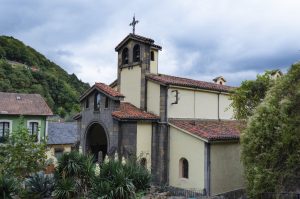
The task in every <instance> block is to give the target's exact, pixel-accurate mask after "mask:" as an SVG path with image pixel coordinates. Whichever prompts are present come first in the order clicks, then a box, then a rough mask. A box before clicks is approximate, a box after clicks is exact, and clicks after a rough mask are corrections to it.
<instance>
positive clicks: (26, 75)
mask: <svg viewBox="0 0 300 199" xmlns="http://www.w3.org/2000/svg"><path fill="white" fill-rule="evenodd" d="M88 88H89V85H88V84H87V83H84V82H82V81H81V80H79V79H78V78H77V77H76V75H75V74H71V75H69V74H68V73H67V72H66V71H65V70H63V69H62V68H61V67H60V66H58V65H56V64H55V63H53V62H51V61H50V60H48V59H47V58H46V57H45V56H44V55H42V54H40V53H39V52H37V51H36V50H34V49H33V48H31V47H29V46H26V45H24V44H23V43H22V42H21V41H19V40H17V39H15V38H13V37H7V36H0V91H2V92H18V93H39V94H41V95H42V96H43V97H44V98H45V100H46V101H47V103H48V105H49V106H50V107H51V108H52V110H53V111H54V113H56V114H59V115H61V116H62V117H64V116H65V115H70V114H72V113H74V112H77V111H79V110H80V105H79V101H78V99H79V96H80V95H81V94H82V93H83V92H84V90H86V89H88Z"/></svg>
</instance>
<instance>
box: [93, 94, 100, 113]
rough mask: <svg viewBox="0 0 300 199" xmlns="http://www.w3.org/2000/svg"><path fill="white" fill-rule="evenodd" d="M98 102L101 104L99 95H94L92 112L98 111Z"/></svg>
mask: <svg viewBox="0 0 300 199" xmlns="http://www.w3.org/2000/svg"><path fill="white" fill-rule="evenodd" d="M100 102H101V94H100V93H96V94H95V100H94V110H95V111H99V110H100Z"/></svg>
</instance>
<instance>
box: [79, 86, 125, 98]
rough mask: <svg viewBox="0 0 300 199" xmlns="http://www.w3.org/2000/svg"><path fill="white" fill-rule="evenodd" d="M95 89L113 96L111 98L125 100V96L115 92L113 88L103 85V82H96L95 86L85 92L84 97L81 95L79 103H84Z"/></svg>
mask: <svg viewBox="0 0 300 199" xmlns="http://www.w3.org/2000/svg"><path fill="white" fill-rule="evenodd" d="M94 89H98V90H100V91H101V92H103V93H104V94H106V95H108V96H111V97H116V98H124V95H122V94H121V93H119V92H118V91H116V90H114V89H113V88H112V87H110V86H108V85H106V84H104V83H101V82H98V83H97V82H96V83H95V84H94V86H92V87H91V88H89V89H88V90H87V91H85V92H84V94H83V95H81V97H80V99H79V101H82V100H83V99H84V98H85V97H86V96H87V95H88V94H89V93H91V92H92V91H93V90H94Z"/></svg>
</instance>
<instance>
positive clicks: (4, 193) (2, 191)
mask: <svg viewBox="0 0 300 199" xmlns="http://www.w3.org/2000/svg"><path fill="white" fill-rule="evenodd" d="M18 188H19V183H18V182H17V180H15V179H13V178H11V177H9V176H7V175H2V174H1V175H0V198H3V199H12V198H13V196H14V195H16V194H17V192H18Z"/></svg>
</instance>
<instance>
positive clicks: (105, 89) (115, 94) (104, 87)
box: [95, 83, 124, 97]
mask: <svg viewBox="0 0 300 199" xmlns="http://www.w3.org/2000/svg"><path fill="white" fill-rule="evenodd" d="M95 86H96V88H98V89H100V90H101V91H103V92H104V93H106V94H107V95H110V96H112V97H124V95H122V94H121V93H119V92H118V91H116V90H114V89H113V88H112V87H110V86H108V85H106V84H104V83H95Z"/></svg>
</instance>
